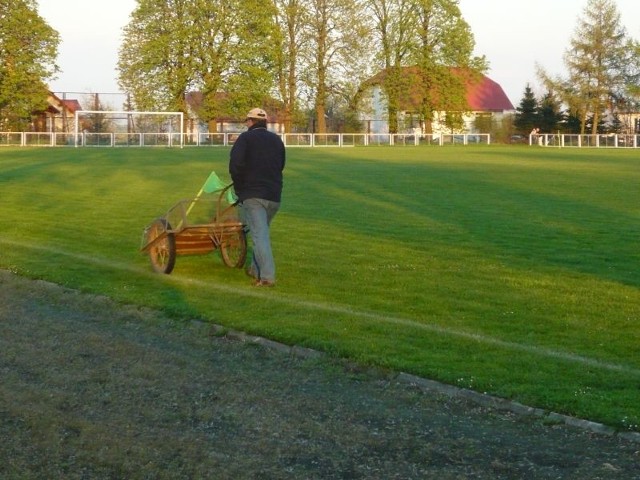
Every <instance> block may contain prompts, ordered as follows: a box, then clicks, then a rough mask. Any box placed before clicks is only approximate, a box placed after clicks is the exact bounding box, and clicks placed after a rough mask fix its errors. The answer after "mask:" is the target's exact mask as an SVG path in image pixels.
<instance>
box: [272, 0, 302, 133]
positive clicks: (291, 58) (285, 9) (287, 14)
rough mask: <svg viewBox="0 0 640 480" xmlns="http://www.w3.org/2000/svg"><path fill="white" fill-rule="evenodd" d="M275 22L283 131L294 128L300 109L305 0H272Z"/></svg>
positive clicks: (278, 85) (276, 61) (277, 76)
mask: <svg viewBox="0 0 640 480" xmlns="http://www.w3.org/2000/svg"><path fill="white" fill-rule="evenodd" d="M273 2H274V5H275V15H276V18H275V23H276V26H277V35H278V36H279V41H276V44H277V45H280V46H281V48H279V49H277V51H276V56H275V70H276V81H277V88H278V93H279V96H280V99H281V100H282V103H283V107H284V108H283V122H284V131H285V132H287V133H288V132H291V131H292V126H293V123H294V119H295V117H296V116H297V113H298V98H297V97H298V85H299V83H300V54H299V52H301V51H303V50H305V49H306V48H307V45H308V37H306V36H305V35H304V27H305V25H306V22H307V13H308V12H307V10H306V9H305V8H304V3H303V1H302V0H273Z"/></svg>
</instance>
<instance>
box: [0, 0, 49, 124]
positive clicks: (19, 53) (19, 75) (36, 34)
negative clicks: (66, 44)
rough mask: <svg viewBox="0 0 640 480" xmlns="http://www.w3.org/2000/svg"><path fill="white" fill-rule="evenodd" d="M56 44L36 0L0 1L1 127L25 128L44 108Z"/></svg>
mask: <svg viewBox="0 0 640 480" xmlns="http://www.w3.org/2000/svg"><path fill="white" fill-rule="evenodd" d="M59 43H60V36H59V35H58V32H56V31H55V30H54V29H53V28H51V27H50V26H49V25H48V24H47V22H45V21H44V20H43V19H42V18H41V17H40V16H39V15H38V12H37V3H36V2H35V0H0V129H4V130H8V129H16V130H23V129H26V128H27V127H28V125H29V123H30V121H31V114H32V113H33V112H34V111H36V110H44V109H45V107H46V104H47V94H48V87H47V84H46V82H47V80H49V79H51V78H53V76H54V75H55V74H56V73H57V72H58V71H59V69H58V66H57V65H56V63H55V61H56V58H57V56H58V45H59Z"/></svg>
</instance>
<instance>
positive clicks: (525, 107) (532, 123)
mask: <svg viewBox="0 0 640 480" xmlns="http://www.w3.org/2000/svg"><path fill="white" fill-rule="evenodd" d="M538 122H539V118H538V100H537V99H536V96H535V95H534V93H533V90H532V89H531V86H530V85H529V84H527V86H526V87H525V89H524V96H523V97H522V99H521V100H520V104H519V105H518V107H517V108H516V114H515V119H514V121H513V125H514V127H515V129H516V131H517V132H518V133H520V134H521V135H529V132H531V130H533V129H534V128H539V125H538Z"/></svg>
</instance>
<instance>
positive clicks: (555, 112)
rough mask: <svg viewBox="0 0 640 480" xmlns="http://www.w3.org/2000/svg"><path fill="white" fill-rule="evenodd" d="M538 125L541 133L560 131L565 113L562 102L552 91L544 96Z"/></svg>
mask: <svg viewBox="0 0 640 480" xmlns="http://www.w3.org/2000/svg"><path fill="white" fill-rule="evenodd" d="M537 113H538V127H539V128H540V132H541V133H555V132H557V131H558V128H559V126H560V123H561V122H562V120H563V115H562V112H561V110H560V103H559V102H558V101H557V100H556V98H555V96H554V95H553V94H552V93H551V92H547V94H546V95H545V96H544V97H542V100H540V104H539V106H538V112H537Z"/></svg>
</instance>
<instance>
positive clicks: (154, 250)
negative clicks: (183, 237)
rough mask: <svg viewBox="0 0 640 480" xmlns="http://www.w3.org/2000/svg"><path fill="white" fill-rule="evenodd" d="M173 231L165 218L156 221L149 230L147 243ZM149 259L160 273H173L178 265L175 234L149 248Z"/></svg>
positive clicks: (170, 234)
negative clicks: (168, 231)
mask: <svg viewBox="0 0 640 480" xmlns="http://www.w3.org/2000/svg"><path fill="white" fill-rule="evenodd" d="M170 229H171V225H170V224H169V222H167V221H166V220H165V219H164V218H160V219H158V220H156V221H155V222H154V223H153V224H152V225H151V227H150V228H149V233H148V238H147V241H149V242H150V241H153V239H154V238H156V237H158V236H160V235H162V234H163V233H164V232H166V231H167V230H170ZM149 259H150V260H151V266H152V267H153V269H154V270H155V271H156V272H158V273H167V274H169V273H171V271H172V270H173V267H174V266H175V264H176V237H175V235H174V234H173V233H168V234H167V236H166V237H164V238H163V239H162V240H160V241H159V242H158V243H156V244H155V245H154V246H153V247H151V248H149Z"/></svg>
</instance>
